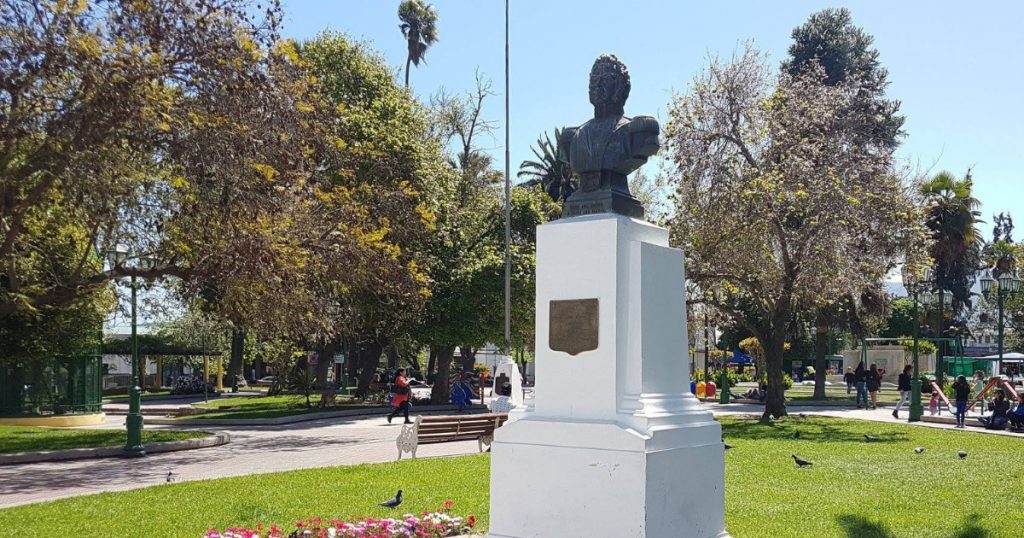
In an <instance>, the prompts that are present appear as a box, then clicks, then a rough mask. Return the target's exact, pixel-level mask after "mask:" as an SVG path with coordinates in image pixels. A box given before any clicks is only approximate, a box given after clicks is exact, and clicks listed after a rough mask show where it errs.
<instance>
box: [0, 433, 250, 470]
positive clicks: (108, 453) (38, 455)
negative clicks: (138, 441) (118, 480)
mask: <svg viewBox="0 0 1024 538" xmlns="http://www.w3.org/2000/svg"><path fill="white" fill-rule="evenodd" d="M229 442H231V436H230V435H228V433H227V432H214V433H213V435H210V436H209V437H201V438H198V439H183V440H181V441H165V442H162V443H149V444H148V445H146V453H147V454H157V453H160V452H177V451H179V450H195V449H199V448H210V447H215V446H220V445H225V444H227V443H229ZM121 456H124V450H123V449H122V448H121V447H100V448H72V449H68V450H47V451H42V452H18V453H15V454H0V465H17V464H20V463H39V462H43V461H64V460H79V459H90V458H116V457H121Z"/></svg>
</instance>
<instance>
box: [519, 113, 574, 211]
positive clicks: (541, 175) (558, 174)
mask: <svg viewBox="0 0 1024 538" xmlns="http://www.w3.org/2000/svg"><path fill="white" fill-rule="evenodd" d="M561 135H562V130H561V129H559V128H557V127H556V128H555V140H558V139H559V137H561ZM530 149H531V150H532V151H533V155H534V157H536V159H537V160H534V161H531V160H526V161H523V162H522V163H520V164H519V173H518V174H516V178H517V179H523V181H522V182H521V183H520V184H519V185H520V186H524V187H536V186H540V187H542V188H543V189H544V192H546V193H548V196H550V197H551V199H552V200H554V201H556V202H559V201H563V202H564V201H565V200H566V199H567V198H569V195H571V194H572V193H573V192H574V191H575V190H576V182H575V180H574V179H573V175H572V168H571V167H570V166H569V163H566V162H564V161H560V160H559V159H558V148H556V147H555V145H554V143H552V142H551V137H550V136H548V134H547V133H543V134H541V136H540V137H538V138H537V145H536V146H535V147H531V148H530ZM524 178H525V179H524Z"/></svg>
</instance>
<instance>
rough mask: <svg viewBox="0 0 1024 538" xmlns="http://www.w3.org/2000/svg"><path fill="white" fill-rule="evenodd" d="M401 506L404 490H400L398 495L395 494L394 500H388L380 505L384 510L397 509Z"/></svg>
mask: <svg viewBox="0 0 1024 538" xmlns="http://www.w3.org/2000/svg"><path fill="white" fill-rule="evenodd" d="M400 504H402V490H398V493H396V494H395V497H394V498H393V499H388V500H386V501H384V502H382V503H380V505H381V506H383V507H384V508H396V507H397V506H398V505H400Z"/></svg>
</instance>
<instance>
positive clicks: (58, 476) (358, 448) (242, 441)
mask: <svg viewBox="0 0 1024 538" xmlns="http://www.w3.org/2000/svg"><path fill="white" fill-rule="evenodd" d="M705 405H707V407H708V408H709V409H711V410H712V411H713V412H714V413H715V414H719V415H730V414H752V415H760V414H761V412H762V411H763V409H764V408H763V407H762V406H760V405H750V404H730V405H724V406H723V405H719V404H705ZM789 410H790V413H791V414H794V415H795V414H797V413H806V414H808V415H825V416H833V417H841V418H849V419H859V420H873V421H878V422H885V423H891V424H897V423H899V424H907V422H906V418H905V417H906V413H905V412H904V413H903V417H904V418H902V419H900V420H896V419H894V418H893V417H892V414H891V409H884V408H883V409H878V410H876V411H867V410H863V409H852V408H849V407H820V406H816V407H811V406H791V407H790V408H789ZM382 413H383V410H382ZM972 419H973V415H972ZM972 419H969V420H972ZM123 423H124V416H110V417H108V419H107V422H106V423H105V424H104V425H103V426H99V427H106V428H121V427H123ZM397 424H398V422H397V421H396V423H395V425H388V424H387V422H385V420H384V418H383V416H377V417H359V418H348V419H346V418H333V419H323V420H315V421H310V422H302V423H297V424H290V425H285V426H263V427H258V426H248V427H238V426H234V427H219V428H216V430H218V431H227V432H228V433H230V434H231V439H232V440H231V442H230V443H228V444H227V445H223V446H219V447H214V448H206V449H201V450H188V451H183V452H170V453H164V454H154V455H151V456H147V457H145V458H140V459H134V460H132V459H119V458H111V459H92V460H77V461H66V462H47V463H32V464H24V465H9V466H0V508H3V507H9V506H16V505H19V504H26V503H33V502H40V501H45V500H50V499H58V498H62V497H72V496H76V495H86V494H90V493H98V492H101V491H120V490H127V489H134V488H142V487H147V486H154V485H158V484H162V483H163V482H164V479H165V477H166V475H167V472H168V471H172V472H173V473H174V474H175V475H176V476H177V479H178V481H187V480H204V479H210V478H222V477H229V476H245V475H251V474H258V473H270V472H276V471H288V470H294V469H307V468H315V467H328V466H336V465H354V464H359V463H376V462H386V461H394V460H395V459H396V457H397V454H398V453H397V449H396V448H395V437H397V436H398V432H399V430H400V426H398V425H397ZM916 425H919V426H920V427H928V428H945V429H952V425H947V424H934V423H925V422H918V423H916ZM154 428H155V427H154ZM967 431H977V432H984V430H982V429H980V428H971V429H969V430H967ZM985 433H989V434H997V435H1013V436H1017V437H1024V436H1022V435H1021V434H1014V433H1010V432H985ZM477 451H478V448H477V443H476V441H463V442H457V443H444V444H436V445H424V446H422V447H420V448H419V451H418V452H417V456H419V457H434V456H450V455H457V454H471V453H476V452H477Z"/></svg>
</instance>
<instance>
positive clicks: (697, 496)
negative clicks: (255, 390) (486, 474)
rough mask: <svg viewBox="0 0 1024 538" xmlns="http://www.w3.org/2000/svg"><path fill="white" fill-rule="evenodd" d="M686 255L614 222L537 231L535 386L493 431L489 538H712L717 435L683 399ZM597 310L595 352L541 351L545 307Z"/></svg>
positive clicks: (719, 497)
mask: <svg viewBox="0 0 1024 538" xmlns="http://www.w3.org/2000/svg"><path fill="white" fill-rule="evenodd" d="M684 285H685V277H684V274H683V253H682V252H680V251H679V250H675V249H670V248H668V231H667V230H665V229H663V228H659V227H657V226H654V225H652V224H650V223H647V222H642V221H638V220H635V219H630V218H627V217H623V216H618V215H607V214H606V215H592V216H582V217H575V218H570V219H562V220H558V221H555V222H551V223H548V224H545V225H543V226H540V227H539V228H538V229H537V345H536V368H537V383H536V388H535V397H534V399H533V402H532V406H531V409H530V410H529V411H527V412H526V413H524V414H523V418H522V419H520V420H518V421H516V422H512V423H509V424H506V425H505V426H503V427H501V428H499V429H498V430H497V431H496V432H495V440H494V444H493V445H491V447H492V448H491V512H490V517H491V525H490V534H489V535H488V536H489V537H490V538H527V537H551V538H572V537H581V538H583V537H586V538H602V537H608V538H630V537H638V538H640V537H646V538H663V537H664V538H667V537H671V538H711V537H727V536H728V534H727V533H726V532H725V525H724V512H725V500H724V450H723V445H722V442H721V427H720V425H719V424H718V423H717V422H716V421H715V420H714V418H713V417H712V416H711V413H710V412H708V411H706V410H704V409H702V408H701V406H700V404H699V402H698V401H697V400H696V398H694V397H693V395H691V394H690V393H689V364H688V355H687V338H686V307H685V288H684ZM574 299H597V300H598V312H599V318H598V326H599V329H598V344H597V348H596V349H594V350H591V351H584V352H582V353H579V354H576V355H570V354H568V353H565V352H561V351H553V350H552V349H550V347H549V328H550V319H549V303H550V301H552V300H574Z"/></svg>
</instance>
